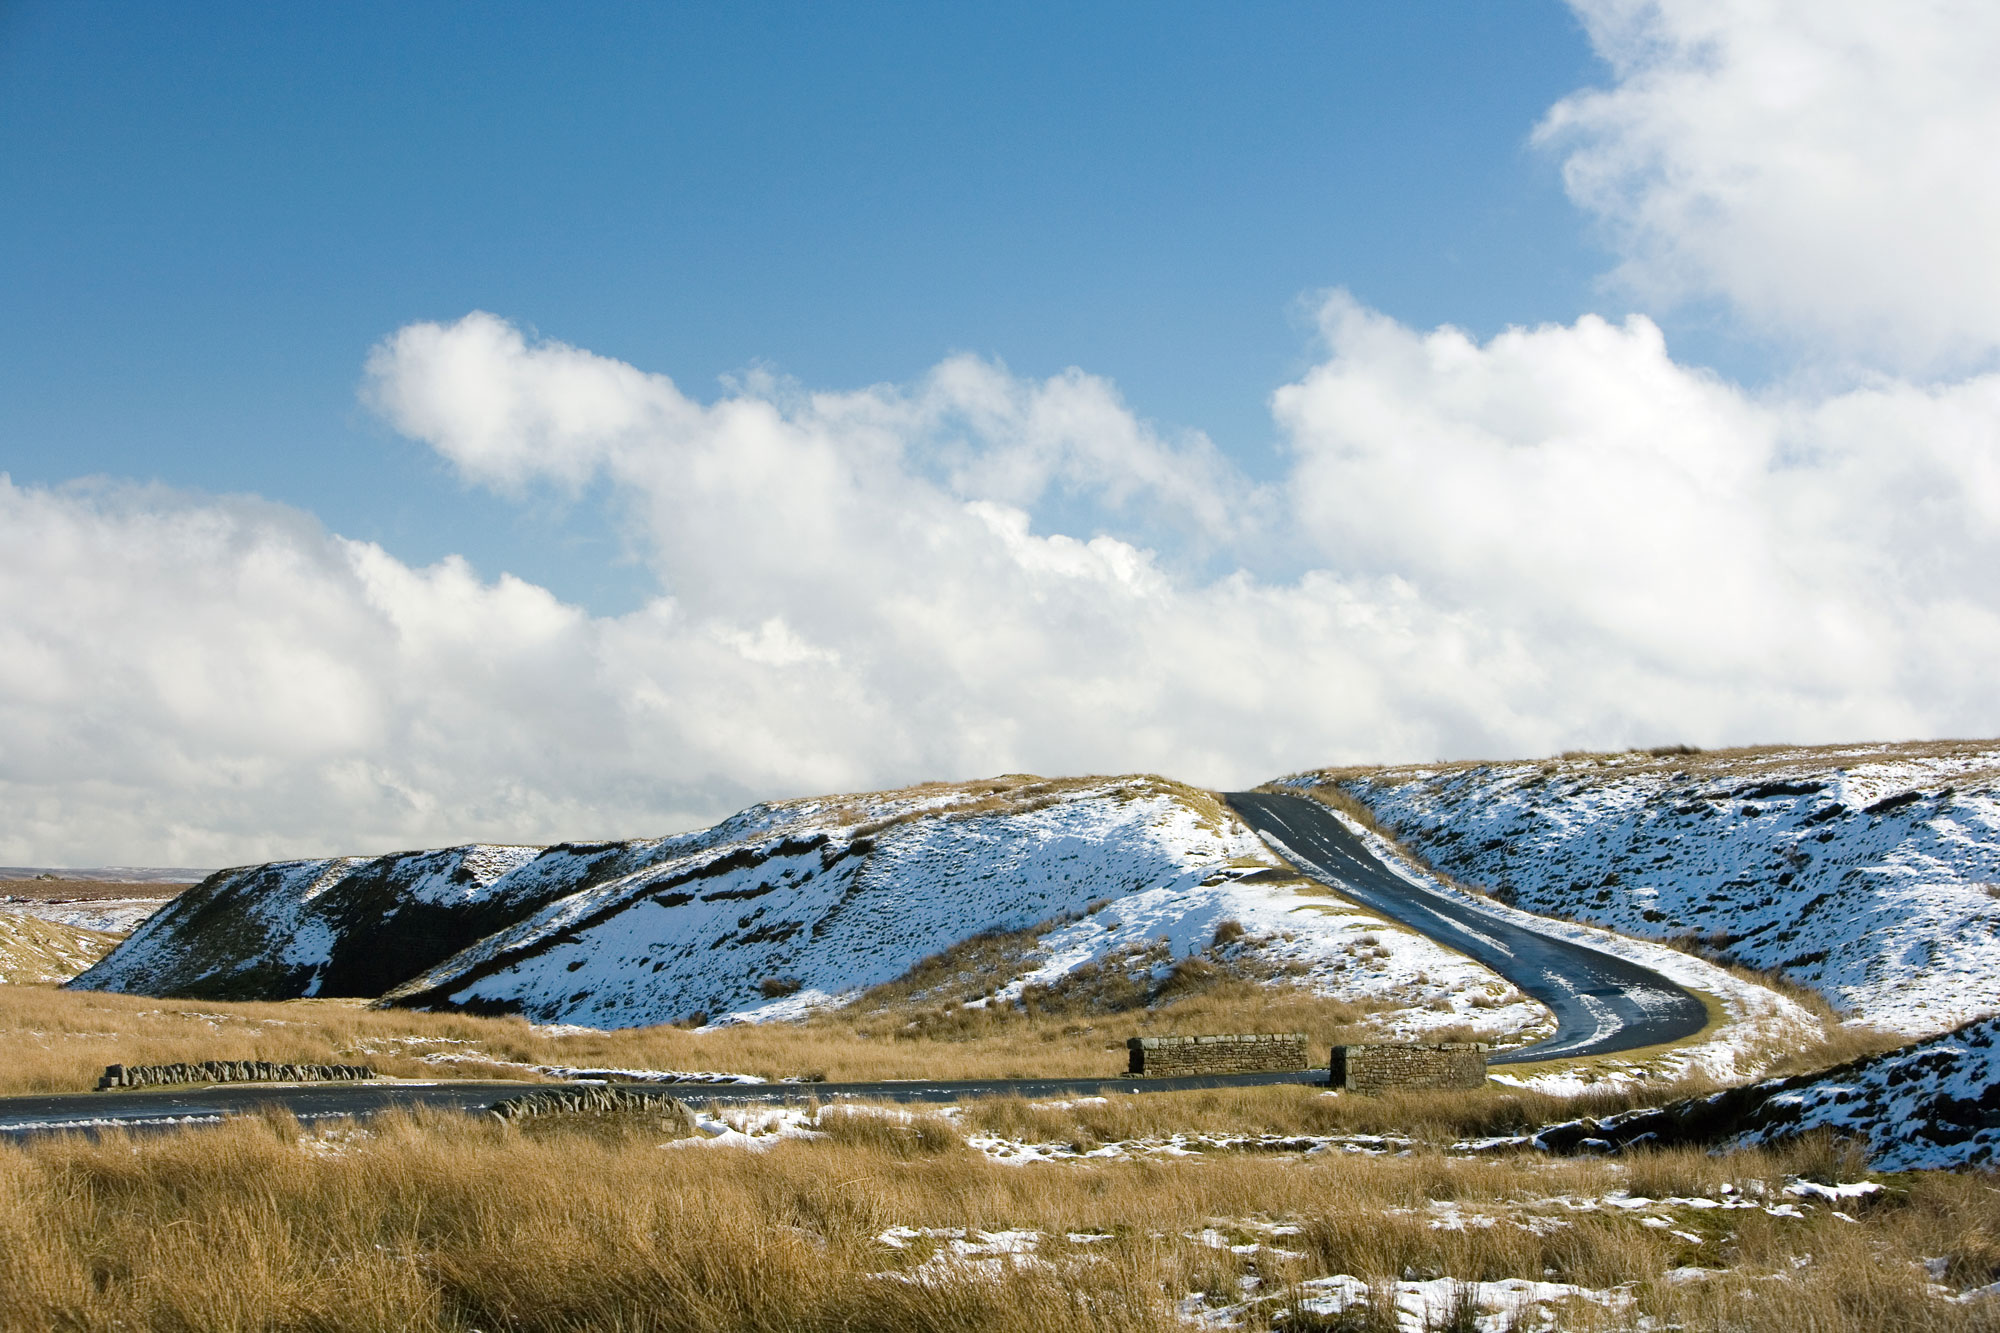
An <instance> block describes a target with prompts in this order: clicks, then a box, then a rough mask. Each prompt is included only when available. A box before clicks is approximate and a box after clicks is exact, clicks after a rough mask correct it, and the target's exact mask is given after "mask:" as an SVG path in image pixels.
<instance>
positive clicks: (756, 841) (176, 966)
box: [76, 777, 1548, 1037]
mask: <svg viewBox="0 0 2000 1333" xmlns="http://www.w3.org/2000/svg"><path fill="white" fill-rule="evenodd" d="M1225 922H1234V923H1235V925H1234V926H1233V927H1230V928H1229V929H1228V930H1226V931H1225V932H1224V934H1225V935H1234V936H1235V937H1236V938H1235V941H1234V943H1231V944H1229V945H1228V946H1227V947H1226V948H1224V949H1223V950H1221V951H1220V953H1218V952H1217V951H1216V949H1215V947H1214V946H1215V941H1216V938H1217V928H1218V927H1219V926H1222V925H1223V924H1224V923H1225ZM1030 928H1037V929H1036V930H1035V932H1034V933H1032V934H1031V935H1030V936H1028V937H1027V938H1026V939H1025V941H1024V942H1023V944H1022V946H1021V948H1020V949H1019V950H1018V957H1016V958H1015V959H1014V960H1013V966H1012V971H1011V973H1010V974H1009V975H1007V976H1003V977H1000V978H997V982H998V984H997V985H996V986H995V989H996V990H997V991H998V996H997V998H999V999H1001V1000H1005V999H1009V998H1012V997H1014V996H1016V995H1019V994H1020V993H1021V992H1022V991H1023V990H1024V989H1025V988H1026V987H1028V986H1041V987H1047V986H1053V985H1059V984H1061V982H1062V980H1063V978H1064V977H1066V976H1071V975H1075V974H1078V973H1079V971H1080V970H1081V969H1084V968H1088V967H1090V966H1092V965H1094V964H1095V965H1103V964H1106V963H1107V962H1110V963H1112V964H1113V965H1115V966H1117V967H1120V968H1127V969H1129V968H1135V967H1136V968H1142V969H1151V970H1152V971H1155V972H1158V973H1160V974H1161V975H1162V976H1164V974H1165V972H1166V970H1167V969H1169V968H1171V967H1172V966H1173V965H1174V963H1175V962H1176V960H1185V959H1186V958H1187V956H1188V955H1190V954H1193V953H1196V952H1203V953H1204V954H1206V955H1207V956H1209V957H1224V956H1226V957H1238V956H1241V955H1245V954H1254V955H1255V956H1256V958H1257V960H1258V962H1259V965H1260V966H1261V967H1262V968H1264V969H1265V970H1266V971H1268V972H1271V973H1277V974H1282V975H1284V976H1286V977H1288V978H1289V979H1291V980H1293V981H1295V982H1297V983H1298V984H1303V985H1307V986H1310V987H1313V988H1314V989H1317V990H1320V991H1323V992H1325V993H1329V994H1333V995H1338V996H1341V997H1343V998H1349V999H1374V1000H1378V1001H1383V1002H1386V1003H1388V1004H1390V1005H1391V1006H1393V1007H1394V1009H1395V1010H1396V1012H1393V1013H1386V1014H1383V1015H1380V1016H1379V1018H1380V1023H1381V1026H1382V1027H1384V1028H1385V1029H1386V1030H1388V1031H1391V1032H1400V1033H1408V1034H1414V1033H1417V1032H1421V1031H1425V1030H1436V1029H1438V1028H1441V1027H1448V1026H1453V1025H1458V1024H1463V1023H1466V1022H1468V1021H1472V1022H1476V1023H1477V1025H1478V1026H1479V1027H1481V1028H1483V1029H1485V1030H1487V1031H1489V1032H1491V1033H1494V1034H1495V1035H1507V1034H1515V1035H1519V1036H1523V1037H1525V1036H1526V1035H1529V1034H1531V1033H1532V1032H1534V1031H1537V1030H1539V1028H1540V1027H1542V1026H1543V1025H1545V1024H1546V1023H1547V1021H1548V1020H1547V1015H1546V1012H1545V1011H1543V1010H1542V1009H1541V1008H1540V1006H1538V1005H1535V1004H1533V1003H1532V1002H1530V1001H1528V1000H1526V999H1525V997H1523V996H1521V995H1520V993H1519V992H1517V991H1515V990H1514V989H1513V987H1511V986H1509V985H1508V984H1507V983H1506V982H1504V981H1503V980H1501V979H1500V978H1499V977H1497V976H1495V975H1493V974H1492V973H1490V972H1488V971H1487V970H1486V969H1484V968H1482V967H1479V966H1478V965H1477V964H1475V963H1472V962H1470V961H1469V960H1467V959H1464V958H1462V957H1460V956H1458V955H1456V954H1453V953H1450V952H1448V951H1446V950H1445V949H1443V948H1441V947H1439V946H1437V945H1435V944H1433V943H1431V942H1430V941H1428V940H1426V939H1423V938H1421V937H1419V936H1416V935H1413V934H1410V933H1408V932H1405V931H1401V930H1397V929H1395V928H1392V927H1389V926H1387V925H1386V924H1385V923H1383V922H1381V921H1380V920H1378V919H1376V918H1374V917H1372V916H1370V915H1368V914H1367V913H1365V912H1362V911H1360V910H1359V909H1356V908H1353V907H1352V906H1350V905H1349V904H1346V903H1344V902H1342V901H1341V900H1338V899H1334V898H1331V897H1329V896H1328V895H1326V894H1325V893H1324V891H1323V890H1320V889H1319V888H1318V887H1317V886H1315V885H1313V884H1311V883H1310V882H1308V881H1304V880H1300V879H1298V878H1297V877H1296V876H1294V875H1292V874H1290V873H1289V871H1288V870H1287V869H1286V868H1285V867H1283V866H1282V863H1281V862H1279V861H1278V860H1277V858H1276V857H1274V856H1273V855H1272V854H1271V853H1270V852H1269V851H1268V850H1266V849H1265V847H1264V846H1263V844H1262V843H1261V842H1260V841H1259V840H1258V839H1257V838H1256V837H1255V836H1254V835H1253V834H1252V833H1251V832H1250V831H1249V830H1248V829H1247V828H1245V827H1243V826H1242V825H1241V824H1240V823H1239V822H1237V821H1236V819H1235V817H1234V816H1233V815H1232V814H1231V813H1230V812H1229V811H1228V810H1227V808H1226V807H1224V806H1223V805H1222V804H1221V803H1220V802H1219V801H1217V800H1216V799H1215V798H1214V796H1213V795H1211V794H1209V793H1205V792H1199V791H1195V790H1194V789H1191V788H1187V787H1183V786H1181V785H1179V784H1176V783H1171V782H1167V781H1164V780H1161V779H1158V778H1149V777H1140V778H1108V779H1075V780H1062V781H1043V780H1039V779H1032V778H1006V779H995V780H992V781H989V782H981V783H969V784H960V785H945V784H933V785H930V786H925V787H918V788H911V789H909V790H906V791H900V792H888V793H879V794H875V795H869V796H859V797H839V798H828V799H819V800H804V801H791V802H783V803H778V804H772V805H763V806H756V807H753V808H752V809H750V810H746V811H744V812H743V813H742V814H739V815H737V816H735V817H734V818H732V819H730V820H727V821H725V822H724V823H722V824H719V825H717V826H716V827H714V828H712V829H708V830H704V831H702V832H700V833H694V834H687V835H683V836H680V837H674V838H664V839H652V840H642V841H635V842H628V843H609V844H593V845H589V846H580V845H563V846H557V847H551V848H547V849H538V848H532V847H462V848H454V849H450V850H446V851H436V852H422V853H406V854H401V855H397V856H390V857H380V858H375V859H373V860H362V859H348V860H331V861H300V862H285V863H279V864H275V865H269V866H259V867H250V868H246V869H240V870H231V871H224V872H221V873H219V874H217V875H215V876H212V877H211V878H210V879H209V880H208V881H206V882H204V883H203V884H201V885H200V886H198V887H196V888H195V889H192V890H190V891H189V892H188V893H187V894H185V895H183V897H182V898H181V899H179V900H177V901H176V902H175V903H174V904H172V905H171V906H170V907H169V908H168V909H167V910H165V911H163V912H161V913H160V914H159V915H158V916H156V917H155V918H153V919H152V920H151V921H149V922H147V923H146V924H145V925H144V926H143V927H141V928H140V930H139V931H137V932H136V933H135V934H134V935H133V936H132V938H131V940H130V941H129V942H128V943H127V944H126V945H125V946H123V947H122V948H120V949H119V950H118V951H117V953H116V954H114V955H113V956H112V957H110V958H108V959H106V960H105V962H104V963H102V964H101V965H99V966H98V967H96V968H94V969H92V970H91V971H90V972H89V973H87V974H85V975H84V976H83V977H81V978H79V979H78V981H77V983H76V984H77V985H79V986H82V987H89V988H97V989H108V990H126V991H139V992H145V993H172V994H180V995H208V996H237V997H245V998H247V997H251V996H259V997H273V998H275V997H284V996H294V995H384V994H386V995H387V996H388V998H389V1000H390V1002H392V1003H397V1004H403V1005H410V1006H418V1007H426V1008H464V1009H470V1010H474V1011H482V1012H518V1013H522V1014H525V1015H527V1016H529V1017H531V1018H533V1019H535V1020H536V1021H539V1022H548V1023H554V1022H563V1023H578V1024H588V1025H591V1026H596V1027H627V1026H638V1025H644V1024H651V1023H661V1022H670V1021H685V1020H687V1019H689V1018H691V1017H694V1016H696V1015H701V1016H704V1017H706V1018H708V1019H709V1020H710V1021H726V1020H730V1019H738V1020H740V1019H763V1018H778V1017H788V1016H794V1015H797V1014H800V1013H803V1012H804V1011H805V1010H807V1009H809V1008H811V1007H814V1006H818V1005H825V1004H828V1003H840V1002H843V1001H845V1000H847V999H850V998H852V997H853V996H855V995H858V994H859V993H861V992H862V991H864V990H865V989H867V988H869V987H871V986H875V985H878V984H880V983H883V982H887V981H891V980H893V979H896V978H898V977H901V976H903V975H904V974H905V973H907V972H908V971H909V970H910V968H911V967H912V965H914V964H916V963H918V962H920V961H921V960H924V959H926V958H929V957H931V956H932V955H935V954H938V953H940V952H941V951H943V950H946V949H948V948H950V947H951V946H953V945H956V944H959V943H960V942H961V941H964V940H966V939H968V938H969V937H972V936H974V935H978V934H981V933H982V932H1024V931H1028V930H1029V929H1030ZM972 1002H974V1003H982V1002H991V1001H990V999H988V998H987V997H984V996H981V997H978V998H976V999H974V1000H973V1001H972Z"/></svg>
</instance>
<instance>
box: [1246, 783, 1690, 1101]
mask: <svg viewBox="0 0 2000 1333" xmlns="http://www.w3.org/2000/svg"><path fill="white" fill-rule="evenodd" d="M1227 799H1228V801H1229V804H1230V805H1231V806H1233V807H1234V808H1235V810H1236V813H1237V814H1239V815H1241V816H1242V817H1243V819H1244V820H1245V821H1246V822H1248V823H1249V825H1250V827H1252V828H1254V829H1256V830H1257V831H1258V832H1259V833H1261V834H1263V835H1264V836H1265V838H1266V840H1267V841H1270V842H1272V843H1273V844H1274V845H1275V846H1276V849H1277V850H1278V851H1279V852H1280V853H1281V854H1282V855H1283V856H1284V857H1285V859H1287V860H1288V861H1290V862H1291V863H1292V864H1293V865H1295V866H1297V867H1298V868H1299V869H1300V870H1301V871H1303V872H1304V873H1306V874H1307V875H1310V876H1311V877H1312V878H1314V879H1317V880H1319V881H1320V882H1321V883H1323V884H1326V885H1327V886H1328V887H1330V888H1333V889H1337V890H1339V891H1340V893H1342V894H1343V895H1345V896H1346V897H1349V898H1352V899H1353V900H1354V901H1356V902H1358V903H1361V904H1363V905H1365V906H1367V907H1369V908H1371V909H1372V910H1374V911H1377V912H1380V913H1381V914H1382V915H1383V916H1386V917H1388V918H1390V919H1391V920H1394V921H1399V922H1401V923H1402V924H1403V925H1406V926H1408V927H1409V928H1410V929H1412V930H1415V931H1418V932H1420V933H1422V934H1425V935H1428V936H1430V937H1431V938H1432V939H1434V940H1436V941H1437V942H1438V943H1440V944H1443V945H1445V946H1446V947H1448V948H1451V949H1455V950H1457V951H1458V952H1459V953H1462V954H1466V955H1468V956H1469V957H1471V958H1474V959H1476V960H1477V961H1479V962H1481V963H1484V964H1485V965H1486V966H1487V967H1490V968H1492V969H1493V970H1494V971H1495V972H1498V973H1499V974H1500V975H1501V976H1503V977H1505V978H1507V980H1509V981H1511V982H1513V983H1514V984H1515V985H1516V986H1518V987H1520V988H1521V989H1522V990H1523V991H1526V992H1527V993H1528V994H1529V995H1531V996H1533V997H1534V998H1535V999H1537V1000H1539V1001H1541V1002H1542V1003H1543V1004H1545V1005H1547V1006H1548V1007H1549V1010H1550V1011H1551V1012H1552V1013H1554V1014H1555V1016H1556V1031H1555V1034H1554V1035H1553V1036H1550V1037H1547V1038H1545V1039H1543V1040H1541V1041H1538V1042H1536V1043H1535V1044H1534V1045H1532V1046H1524V1047H1522V1048H1520V1049H1519V1050H1514V1051H1506V1052H1503V1053H1500V1054H1497V1055H1495V1056H1493V1057H1492V1060H1491V1061H1490V1063H1493V1064H1525V1063H1529V1062H1531V1061H1535V1060H1555V1059H1566V1058H1571V1057H1576V1056H1587V1055H1608V1054H1611V1053H1612V1052H1615V1051H1629V1050H1632V1049H1634V1048H1636V1047H1640V1046H1652V1045H1656V1044H1658V1043H1661V1042H1669V1041H1678V1040H1680V1039H1681V1038H1682V1037H1688V1036H1692V1035H1693V1034H1695V1033H1697V1032H1699V1031H1701V1029H1702V1027H1703V1026H1704V1025H1705V1024H1706V1023H1707V1022H1708V1011H1707V1009H1706V1008H1705V1007H1704V1006H1703V1004H1702V1002H1701V1001H1700V1000H1699V999H1697V998H1695V997H1694V996H1693V995H1692V994H1690V993H1689V992H1688V991H1686V990H1685V989H1683V988H1682V987H1680V986H1678V985H1676V984H1675V983H1673V982H1671V981H1669V980H1667V979H1666V978H1665V977H1663V976H1661V975H1660V974H1659V973H1657V972H1655V971H1653V970H1652V969H1651V968H1647V967H1641V966H1640V965H1639V964H1637V963H1631V962H1627V961H1626V960H1624V959H1623V958H1614V957H1613V956H1612V955H1610V954H1607V953H1603V952H1600V951H1599V950H1596V949H1592V948H1589V947H1587V946H1585V945H1581V944H1572V943H1570V942H1569V941H1568V940H1562V939H1556V938H1555V937H1553V936H1549V935H1543V934H1540V933H1539V932H1537V931H1534V930H1531V929H1529V928H1527V927H1526V926H1523V925H1520V924H1517V923H1516V922H1515V921H1513V920H1510V919H1507V918H1503V917H1501V916H1498V915H1497V914H1493V913H1489V912H1486V911H1483V910H1481V909H1480V908H1479V907H1478V906H1477V905H1476V904H1473V903H1468V902H1466V901H1465V900H1464V899H1461V898H1457V897H1453V896H1448V895H1446V894H1441V893H1433V892H1431V891H1429V890H1427V889H1422V888H1419V887H1418V886H1416V885H1415V884H1412V883H1411V882H1410V881H1408V880H1407V879H1404V878H1403V877H1402V876H1401V875H1398V874H1396V873H1395V872H1394V871H1392V870H1390V869H1389V868H1388V867H1387V866H1385V865H1383V864H1382V862H1381V861H1379V860H1377V859H1376V857H1375V855H1374V854H1373V853H1372V852H1370V851H1369V850H1368V849H1367V847H1365V846H1364V845H1363V844H1362V842H1361V840H1360V839H1359V838H1357V837H1355V836H1354V835H1353V834H1352V833H1350V832H1348V830H1347V827H1346V825H1344V824H1342V823H1341V822H1340V821H1339V820H1338V819H1336V818H1334V816H1333V812H1332V811H1330V810H1328V809H1327V808H1326V807H1325V806H1323V805H1321V804H1320V803H1319V802H1318V801H1315V800H1312V799H1310V798H1308V797H1304V796H1279V795H1274V794H1271V793H1268V792H1231V793H1229V794H1228V796H1227Z"/></svg>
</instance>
